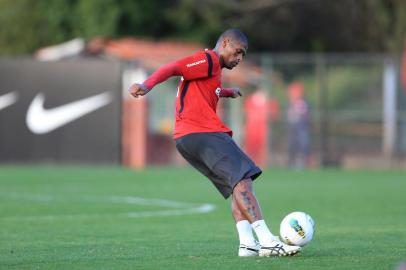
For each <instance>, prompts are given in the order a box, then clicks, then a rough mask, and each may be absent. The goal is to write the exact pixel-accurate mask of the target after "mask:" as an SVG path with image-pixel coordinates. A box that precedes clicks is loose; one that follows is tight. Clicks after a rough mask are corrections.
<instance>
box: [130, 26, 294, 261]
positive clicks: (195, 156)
mask: <svg viewBox="0 0 406 270" xmlns="http://www.w3.org/2000/svg"><path fill="white" fill-rule="evenodd" d="M247 49H248V41H247V38H246V36H245V35H244V34H243V33H242V32H241V31H240V30H238V29H229V30H227V31H225V32H224V33H223V34H222V35H221V36H220V37H219V39H218V41H217V44H216V47H215V48H214V49H213V50H205V51H201V52H198V53H196V54H194V55H192V56H189V57H186V58H183V59H180V60H178V61H175V62H172V63H169V64H166V65H163V66H161V67H160V68H159V69H158V70H156V71H155V72H154V73H153V74H152V75H151V76H150V77H149V78H148V79H147V80H146V81H144V82H143V83H142V84H138V83H135V84H134V85H132V86H131V87H130V92H131V94H132V95H133V96H134V97H136V98H137V97H139V96H143V95H145V94H147V93H148V92H149V91H150V90H151V89H152V88H153V87H154V86H155V85H157V84H159V83H161V82H163V81H165V80H167V79H168V78H170V77H172V76H182V78H181V81H180V83H179V88H178V93H177V96H176V122H175V131H174V139H175V141H176V148H177V149H178V151H179V153H180V154H181V155H182V156H183V157H184V158H185V159H186V160H187V161H188V162H189V163H190V164H191V165H192V166H193V167H195V168H196V169H197V170H199V171H200V172H201V173H202V174H204V175H205V176H206V177H207V178H209V179H210V180H211V181H212V182H213V184H214V185H215V186H216V188H217V189H218V190H219V192H220V193H221V194H222V195H223V196H224V198H226V199H227V198H228V197H230V195H232V202H231V203H232V214H233V216H234V219H235V221H236V226H237V230H238V235H239V238H240V247H239V250H238V255H239V256H243V257H246V256H258V255H259V256H287V255H294V254H296V253H298V252H299V251H300V247H298V246H290V245H287V244H285V243H283V242H281V241H280V240H279V238H278V237H276V236H274V235H273V234H272V233H271V232H270V230H269V229H268V226H267V225H266V224H265V221H264V219H263V217H262V213H261V209H260V207H259V204H258V201H257V199H256V197H255V195H254V193H253V189H252V181H254V180H255V179H256V178H257V177H258V176H259V175H260V174H261V173H262V171H261V169H259V168H258V167H257V166H256V165H255V164H254V162H253V161H252V160H251V159H250V158H249V157H248V156H247V155H246V154H245V153H244V152H243V151H242V150H241V149H240V148H239V147H238V146H237V144H236V143H235V142H234V140H233V139H232V137H231V136H232V131H231V130H230V129H229V128H228V127H226V126H225V125H224V124H223V122H222V121H221V120H220V118H219V117H218V116H217V114H216V107H217V102H218V100H219V98H220V97H231V98H236V97H238V96H241V93H240V91H239V89H238V88H223V87H221V70H222V68H227V69H233V68H234V67H235V66H237V65H238V64H239V63H240V62H241V61H242V59H243V57H244V56H245V54H246V52H247ZM252 230H254V231H255V234H256V235H257V238H258V240H259V245H258V244H257V241H256V240H255V238H254V236H253V233H252Z"/></svg>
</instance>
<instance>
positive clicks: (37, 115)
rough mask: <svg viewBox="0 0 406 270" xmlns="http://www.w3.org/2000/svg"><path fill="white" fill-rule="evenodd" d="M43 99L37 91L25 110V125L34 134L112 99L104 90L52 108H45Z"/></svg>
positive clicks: (82, 114)
mask: <svg viewBox="0 0 406 270" xmlns="http://www.w3.org/2000/svg"><path fill="white" fill-rule="evenodd" d="M44 101H45V97H44V94H42V93H39V94H38V95H36V96H35V98H34V99H33V101H32V102H31V104H30V107H29V108H28V111H27V117H26V123H27V126H28V128H29V130H31V131H32V132H33V133H35V134H45V133H48V132H51V131H53V130H55V129H57V128H59V127H62V126H64V125H66V124H68V123H70V122H72V121H74V120H76V119H78V118H80V117H82V116H84V115H86V114H88V113H91V112H92V111H95V110H97V109H99V108H101V107H103V106H105V105H107V104H109V103H110V102H111V101H112V95H111V93H110V92H105V93H102V94H99V95H96V96H92V97H88V98H85V99H81V100H78V101H74V102H71V103H68V104H65V105H62V106H58V107H55V108H52V109H45V108H44Z"/></svg>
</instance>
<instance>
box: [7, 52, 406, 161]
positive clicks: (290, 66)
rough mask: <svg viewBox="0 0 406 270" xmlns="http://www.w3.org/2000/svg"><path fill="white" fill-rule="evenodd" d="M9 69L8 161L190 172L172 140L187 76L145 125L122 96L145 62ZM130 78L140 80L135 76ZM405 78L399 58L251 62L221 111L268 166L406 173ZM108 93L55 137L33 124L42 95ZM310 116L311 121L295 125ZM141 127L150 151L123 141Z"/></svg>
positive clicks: (230, 77)
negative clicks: (237, 93) (128, 158)
mask: <svg viewBox="0 0 406 270" xmlns="http://www.w3.org/2000/svg"><path fill="white" fill-rule="evenodd" d="M0 70H1V73H0V76H1V77H0V78H1V80H0V97H2V98H3V101H5V97H6V98H8V102H9V104H6V103H7V102H6V103H4V102H3V103H4V104H3V105H7V106H3V107H2V105H1V104H0V160H1V161H3V162H17V163H19V162H50V163H53V162H60V163H64V162H70V163H81V162H86V163H93V162H102V163H120V162H121V159H122V155H123V154H124V155H128V152H131V151H138V152H139V153H137V155H138V156H143V158H144V160H145V162H143V163H142V164H146V165H157V164H159V165H174V164H178V165H179V164H184V161H183V159H182V158H180V157H179V155H178V154H177V153H176V150H175V148H174V144H173V142H172V130H173V122H174V108H175V106H174V102H175V96H176V91H177V83H178V80H179V79H178V78H172V79H170V80H169V81H168V82H166V83H164V84H161V85H158V86H157V87H156V88H155V89H154V90H153V91H152V92H150V93H149V94H148V96H146V97H145V98H143V103H144V105H143V108H144V109H145V110H146V114H145V115H144V116H142V117H141V119H140V118H137V117H140V115H138V113H137V111H131V110H130V111H128V112H130V113H129V114H130V115H127V116H126V115H124V117H123V115H121V114H122V112H124V114H125V113H126V112H127V110H126V107H125V106H124V109H123V103H122V102H120V92H121V91H123V92H124V93H125V92H126V91H127V87H128V84H129V83H130V82H133V81H141V80H142V79H143V78H145V76H146V75H147V74H148V73H150V72H151V71H150V70H145V69H144V68H143V66H142V63H137V62H134V63H130V64H129V63H118V62H116V61H110V60H100V59H99V60H97V61H96V60H94V59H93V60H91V59H74V60H71V61H61V62H52V63H40V62H36V61H34V60H28V59H26V60H21V59H18V60H17V59H8V60H5V59H3V60H1V61H0ZM129 70H135V71H136V74H137V76H134V77H131V76H130V77H128V76H127V75H128V71H129ZM126 74H127V75H126ZM400 74H401V72H400V58H399V57H398V56H395V55H383V54H380V55H371V54H351V55H349V54H339V55H332V54H329V55H305V54H283V55H274V54H261V55H251V56H249V57H248V58H247V59H246V60H245V63H244V65H243V66H241V67H238V68H237V69H236V70H233V71H225V72H224V82H223V84H224V85H225V86H226V85H229V86H240V87H241V88H242V91H243V93H244V96H243V97H242V98H238V99H222V100H221V101H220V104H219V105H220V106H219V110H218V113H219V114H220V115H221V117H222V118H223V119H224V121H225V122H226V124H227V125H228V126H230V127H231V128H232V129H233V131H234V139H235V140H236V141H237V143H239V144H240V145H241V147H242V148H244V149H245V150H246V151H247V153H248V154H249V155H251V156H252V157H253V158H254V159H255V160H256V161H257V162H258V163H260V164H261V165H262V166H265V167H266V166H288V165H290V166H294V167H299V168H300V167H304V166H309V167H317V166H338V167H345V168H351V167H406V155H405V154H406V95H405V93H406V92H405V91H404V90H403V89H402V87H401V84H400ZM125 76H127V79H126V78H124V77H125ZM128 78H132V79H130V80H129V79H128ZM298 85H299V86H301V87H303V89H304V94H303V97H300V100H301V102H302V103H300V102H299V103H298V104H299V105H298V106H296V105H295V106H296V107H295V106H293V105H292V100H291V98H289V95H290V93H293V92H294V89H296V90H297V88H298ZM299 88H300V87H299ZM292 89H293V90H292ZM292 91H293V92H292ZM11 92H14V93H15V96H13V97H12V96H10V93H11ZM107 92H109V93H110V94H109V97H108V101H105V103H104V105H100V108H98V109H95V110H92V111H89V113H88V115H87V114H86V115H85V114H84V115H83V117H78V118H77V119H75V120H72V121H71V122H69V123H68V124H66V125H63V126H61V127H59V128H56V129H55V130H50V131H49V132H48V131H47V132H45V133H41V132H36V131H35V130H33V129H32V128H30V126H29V123H28V122H29V121H28V120H27V118H28V116H27V114H28V108H29V107H30V104H32V102H33V100H34V98H35V97H37V95H38V94H40V93H43V94H44V95H45V96H46V97H47V99H45V100H44V103H43V104H42V106H43V109H44V110H48V111H49V110H52V108H56V107H60V106H62V105H64V104H65V105H66V104H68V103H71V102H75V101H77V100H82V99H85V98H88V97H92V96H96V95H101V94H103V93H107ZM299 92H300V91H299ZM7 95H8V96H7ZM125 96H126V95H125ZM127 97H128V94H127ZM0 103H1V102H0ZM300 104H302V105H303V104H305V105H306V106H305V107H303V106H302V105H300ZM302 109H303V110H304V112H305V113H304V117H303V119H302V121H301V122H300V121H299V122H300V123H299V125H298V126H297V127H293V124H292V123H293V122H294V119H296V118H297V117H299V116H300V111H301V110H302ZM295 110H296V112H299V115H296V116H295ZM289 112H290V113H289ZM295 117H296V118H295ZM144 118H145V119H144ZM123 119H124V122H122V121H123ZM289 119H290V120H289ZM292 119H293V120H292ZM134 121H145V123H143V124H142V125H140V126H133V128H135V130H136V129H142V130H141V131H140V130H138V131H136V134H138V135H137V136H144V139H142V138H141V139H140V140H139V142H141V144H143V145H144V147H134V148H131V149H130V148H129V147H128V146H127V144H126V143H125V141H126V140H125V139H124V137H123V134H124V135H125V134H127V135H128V134H130V135H129V137H128V138H127V140H128V141H129V142H130V143H131V141H132V137H131V136H132V135H131V134H134V133H128V132H126V130H125V129H126V128H127V127H128V123H131V122H134ZM292 121H293V122H292ZM123 128H124V129H123ZM137 140H138V139H137ZM120 145H121V146H120ZM129 149H130V150H129ZM289 149H290V150H289ZM295 149H296V150H298V149H299V150H300V149H302V150H301V151H295ZM292 156H295V157H296V158H295V159H294V160H292ZM289 161H290V163H289Z"/></svg>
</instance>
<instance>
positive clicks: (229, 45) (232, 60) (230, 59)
mask: <svg viewBox="0 0 406 270" xmlns="http://www.w3.org/2000/svg"><path fill="white" fill-rule="evenodd" d="M246 51H247V46H246V45H245V44H242V43H241V42H238V41H233V40H226V41H225V46H224V54H223V62H224V67H225V68H227V69H233V68H234V67H236V66H237V65H238V64H239V63H240V62H241V61H242V59H243V58H244V56H245V53H246Z"/></svg>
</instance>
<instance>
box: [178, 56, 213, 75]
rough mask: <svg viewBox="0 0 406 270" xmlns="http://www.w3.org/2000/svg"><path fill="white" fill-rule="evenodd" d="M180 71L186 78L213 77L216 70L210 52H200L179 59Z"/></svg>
mask: <svg viewBox="0 0 406 270" xmlns="http://www.w3.org/2000/svg"><path fill="white" fill-rule="evenodd" d="M178 65H179V68H180V73H181V74H182V76H183V78H184V79H185V80H195V79H201V78H206V77H211V76H212V75H213V74H214V71H215V70H216V67H213V59H212V56H211V55H210V53H209V52H206V51H204V52H198V53H196V54H194V55H192V56H189V57H186V58H183V59H181V60H179V61H178Z"/></svg>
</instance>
